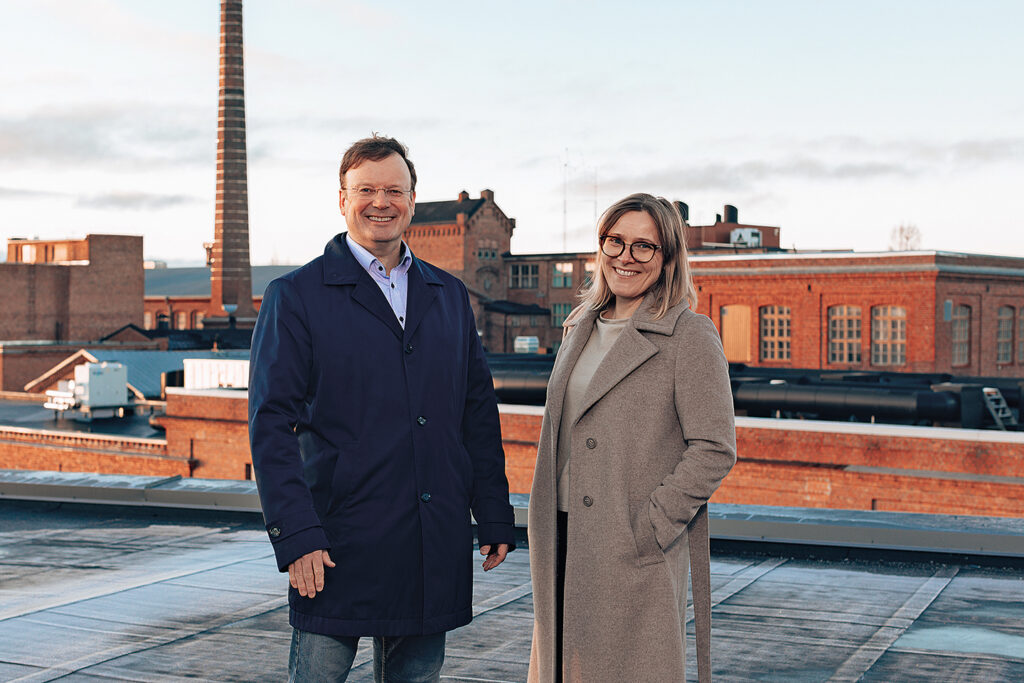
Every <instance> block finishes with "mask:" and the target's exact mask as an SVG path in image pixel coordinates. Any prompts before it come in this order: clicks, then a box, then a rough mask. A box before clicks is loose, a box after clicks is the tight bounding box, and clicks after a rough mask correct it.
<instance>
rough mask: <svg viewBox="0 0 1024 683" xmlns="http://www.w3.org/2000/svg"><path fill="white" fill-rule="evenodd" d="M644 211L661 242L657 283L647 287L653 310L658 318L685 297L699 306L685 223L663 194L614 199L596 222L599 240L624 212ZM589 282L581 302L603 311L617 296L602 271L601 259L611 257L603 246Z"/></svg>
mask: <svg viewBox="0 0 1024 683" xmlns="http://www.w3.org/2000/svg"><path fill="white" fill-rule="evenodd" d="M631 211H643V212H644V213H646V214H647V215H648V216H650V217H651V220H653V221H654V225H655V227H656V228H657V230H658V242H659V243H660V245H661V258H662V268H661V276H660V277H659V278H658V280H657V282H655V283H654V284H653V285H651V288H650V289H649V290H647V291H648V292H650V294H651V299H652V302H651V304H652V305H651V311H652V313H654V319H655V320H657V319H659V318H661V317H662V316H664V315H665V313H666V312H668V309H670V308H672V307H673V306H675V305H676V304H678V303H679V302H680V301H683V300H684V299H685V300H686V303H687V304H689V306H690V308H691V309H695V308H696V307H697V289H696V288H695V287H694V286H693V278H692V277H691V276H690V266H689V263H688V261H687V256H686V223H685V222H684V221H683V217H682V215H681V214H680V213H679V209H678V208H676V206H675V204H673V203H672V202H670V201H668V200H667V199H665V198H663V197H655V196H654V195H649V194H646V193H643V192H638V193H636V194H631V195H629V196H628V197H625V198H624V199H620V200H619V201H617V202H615V203H614V204H612V205H611V206H609V207H608V209H607V210H606V211H605V212H604V213H603V214H602V215H601V220H599V221H598V222H597V237H598V240H599V241H600V239H601V238H602V237H604V236H605V235H607V234H608V232H609V231H610V230H611V229H612V228H613V227H614V226H615V224H616V223H617V222H618V221H619V219H620V218H622V216H623V215H624V214H627V213H630V212H631ZM596 258H597V263H596V266H597V267H596V268H594V276H593V278H592V279H591V281H590V285H589V286H588V287H587V288H586V289H584V290H583V292H581V293H580V301H581V302H582V303H583V304H586V305H587V306H588V307H589V308H591V309H593V310H601V309H603V308H604V307H605V306H607V305H608V304H609V303H610V302H611V301H612V299H613V298H614V297H615V295H614V294H612V291H611V289H610V288H609V287H608V282H607V281H606V280H605V279H604V271H603V270H601V259H603V258H608V257H607V256H605V255H604V254H603V253H602V252H601V250H600V248H598V250H597V255H596Z"/></svg>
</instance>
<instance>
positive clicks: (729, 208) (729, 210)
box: [723, 204, 740, 223]
mask: <svg viewBox="0 0 1024 683" xmlns="http://www.w3.org/2000/svg"><path fill="white" fill-rule="evenodd" d="M723 213H724V214H725V220H724V221H723V222H725V223H739V222H740V212H739V211H737V210H736V207H735V206H733V205H732V204H726V205H725V209H724V211H723Z"/></svg>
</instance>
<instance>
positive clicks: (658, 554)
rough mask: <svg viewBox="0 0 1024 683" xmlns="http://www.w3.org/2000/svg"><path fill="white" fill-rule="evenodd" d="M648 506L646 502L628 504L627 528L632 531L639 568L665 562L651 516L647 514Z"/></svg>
mask: <svg viewBox="0 0 1024 683" xmlns="http://www.w3.org/2000/svg"><path fill="white" fill-rule="evenodd" d="M649 505H650V503H649V502H648V501H646V500H645V501H641V502H635V503H630V504H629V526H630V528H631V529H632V531H633V541H634V542H635V543H636V557H637V561H638V562H639V563H640V566H641V567H646V566H647V565H651V564H658V563H660V562H664V561H665V553H663V552H662V551H661V546H659V545H658V539H657V537H656V536H655V535H654V525H653V524H651V516H650V515H649V514H648V512H647V508H648V506H649Z"/></svg>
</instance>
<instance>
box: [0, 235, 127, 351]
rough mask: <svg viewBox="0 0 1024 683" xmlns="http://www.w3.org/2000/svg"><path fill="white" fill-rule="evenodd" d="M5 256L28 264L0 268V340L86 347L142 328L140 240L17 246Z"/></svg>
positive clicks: (104, 237) (117, 238)
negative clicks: (114, 333) (77, 343)
mask: <svg viewBox="0 0 1024 683" xmlns="http://www.w3.org/2000/svg"><path fill="white" fill-rule="evenodd" d="M29 248H31V249H29ZM26 250H29V252H31V253H28V252H27V251H26ZM8 253H9V255H11V254H13V255H14V256H16V257H19V258H20V257H25V258H28V256H29V255H31V256H32V258H31V259H30V260H29V262H25V263H18V262H9V263H3V264H0V291H2V292H4V300H3V304H2V306H3V308H2V315H0V339H2V340H25V339H43V340H51V339H52V340H73V341H89V340H95V339H99V338H100V337H102V336H103V335H105V334H107V333H109V332H112V331H114V330H115V329H117V328H118V327H121V326H123V325H126V324H128V323H135V324H136V325H141V324H142V298H143V296H144V294H145V292H144V279H143V272H142V237H138V236H130V235H89V236H88V237H86V238H85V240H65V241H27V240H18V241H16V242H15V243H13V244H12V245H8ZM39 254H46V255H47V258H50V259H51V260H49V261H44V260H43V257H41V256H39ZM58 257H66V259H67V260H60V259H59V258H58ZM83 257H84V258H83Z"/></svg>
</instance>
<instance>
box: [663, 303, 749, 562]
mask: <svg viewBox="0 0 1024 683" xmlns="http://www.w3.org/2000/svg"><path fill="white" fill-rule="evenodd" d="M686 317H688V318H689V319H688V320H687V319H686V318H683V319H682V320H680V321H679V326H680V327H679V328H677V332H676V335H677V336H679V337H680V338H679V341H678V344H677V346H676V354H677V355H676V364H675V365H676V367H675V378H674V381H675V392H674V393H675V409H676V415H677V416H678V418H679V423H680V426H681V427H682V432H683V441H684V444H685V448H684V449H683V452H682V453H681V454H680V460H679V464H678V465H676V467H675V469H674V470H673V471H672V473H671V474H669V475H668V476H667V477H665V479H664V480H663V481H662V482H661V484H660V485H659V486H658V488H656V489H655V490H654V493H653V494H651V502H650V506H649V509H648V512H649V513H650V518H651V524H652V525H653V526H654V531H655V535H656V536H657V539H658V543H659V545H661V547H662V548H667V547H668V546H669V545H670V544H671V543H672V542H673V541H675V540H676V539H677V538H678V537H679V535H680V534H682V532H683V530H684V529H685V528H686V525H687V524H689V522H690V520H691V519H693V516H694V515H695V514H696V513H697V510H698V509H699V508H700V506H701V505H703V504H704V503H706V502H707V500H708V498H710V497H711V494H712V493H714V492H715V489H717V488H718V485H719V484H721V483H722V479H724V478H725V475H726V474H728V473H729V470H731V469H732V466H733V465H734V464H735V463H736V426H735V419H734V412H733V402H732V388H731V385H730V383H729V364H728V362H727V361H726V360H725V353H724V351H723V350H722V342H721V340H720V339H719V338H718V332H717V331H716V330H715V326H714V323H712V322H711V320H710V319H709V318H708V317H706V316H703V315H689V316H686Z"/></svg>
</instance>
